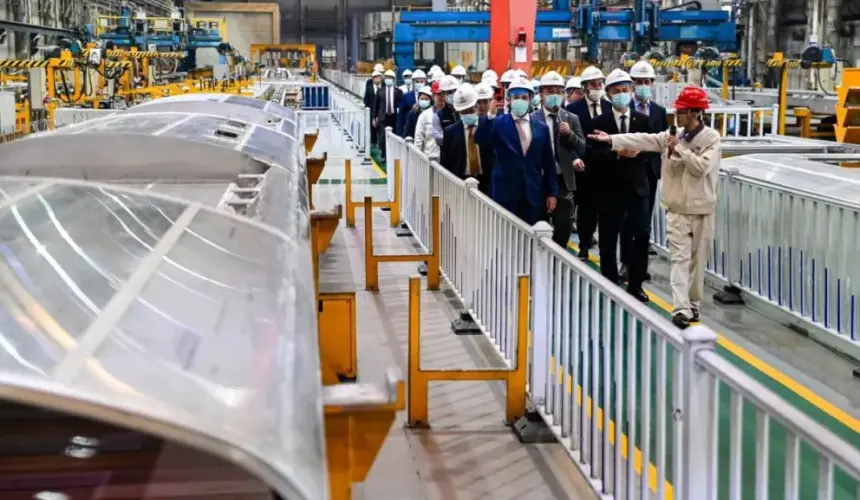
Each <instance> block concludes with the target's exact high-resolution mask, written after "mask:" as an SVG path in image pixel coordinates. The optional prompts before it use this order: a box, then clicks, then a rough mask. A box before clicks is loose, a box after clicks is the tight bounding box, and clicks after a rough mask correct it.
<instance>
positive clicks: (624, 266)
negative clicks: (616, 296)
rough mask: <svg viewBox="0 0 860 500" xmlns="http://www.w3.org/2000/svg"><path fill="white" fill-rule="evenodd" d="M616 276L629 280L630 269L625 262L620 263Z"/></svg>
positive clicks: (622, 279)
mask: <svg viewBox="0 0 860 500" xmlns="http://www.w3.org/2000/svg"><path fill="white" fill-rule="evenodd" d="M618 277H619V278H621V281H630V269H628V268H627V264H621V270H620V271H618Z"/></svg>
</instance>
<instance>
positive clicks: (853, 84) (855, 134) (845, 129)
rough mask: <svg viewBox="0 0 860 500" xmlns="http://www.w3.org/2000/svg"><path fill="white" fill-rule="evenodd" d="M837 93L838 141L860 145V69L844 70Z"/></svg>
mask: <svg viewBox="0 0 860 500" xmlns="http://www.w3.org/2000/svg"><path fill="white" fill-rule="evenodd" d="M836 92H837V104H836V140H837V141H839V142H849V143H852V144H860V69H858V68H846V69H844V70H843V72H842V85H840V86H839V88H838V89H837V91H836Z"/></svg>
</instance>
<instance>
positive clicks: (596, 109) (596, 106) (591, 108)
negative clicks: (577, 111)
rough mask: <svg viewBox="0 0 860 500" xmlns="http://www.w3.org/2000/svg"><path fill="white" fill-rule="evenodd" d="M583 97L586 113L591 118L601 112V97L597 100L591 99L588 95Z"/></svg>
mask: <svg viewBox="0 0 860 500" xmlns="http://www.w3.org/2000/svg"><path fill="white" fill-rule="evenodd" d="M583 99H585V102H586V103H587V104H588V113H589V114H590V115H591V117H592V118H597V117H598V116H600V115H601V114H602V113H603V103H602V102H601V101H603V99H600V100H599V101H597V102H594V101H592V100H591V99H589V98H588V97H583Z"/></svg>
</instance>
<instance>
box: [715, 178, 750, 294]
mask: <svg viewBox="0 0 860 500" xmlns="http://www.w3.org/2000/svg"><path fill="white" fill-rule="evenodd" d="M737 174H738V169H737V168H729V169H726V181H725V190H724V191H723V192H721V193H720V196H721V197H722V198H723V199H724V200H726V201H725V203H726V207H725V214H723V220H722V221H720V220H717V221H716V223H717V224H720V226H721V227H725V228H726V262H725V269H723V272H724V273H725V277H726V281H728V283H729V284H728V285H726V286H725V287H723V290H721V291H719V292H717V293H715V294H714V300H715V301H717V302H719V303H720V304H725V305H741V304H743V303H744V299H743V295H742V291H741V287H740V285H742V284H743V282H742V280H743V276H741V273H740V267H739V266H740V262H741V260H740V259H741V256H740V252H738V250H737V248H736V246H737V245H736V243H735V240H736V238H734V237H733V236H732V229H733V228H734V227H736V225H735V224H734V220H733V219H734V213H733V211H732V210H733V208H732V205H733V204H734V203H740V199H739V198H740V197H739V196H736V192H737V188H738V185H737V181H735V176H736V175H737ZM714 215H715V217H719V215H720V214H719V213H716V214H714ZM735 269H737V271H735ZM747 272H749V271H747Z"/></svg>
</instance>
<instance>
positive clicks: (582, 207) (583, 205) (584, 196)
mask: <svg viewBox="0 0 860 500" xmlns="http://www.w3.org/2000/svg"><path fill="white" fill-rule="evenodd" d="M579 80H580V83H581V84H582V87H583V89H584V90H585V97H583V98H582V99H580V100H578V101H576V102H574V103H573V104H568V105H567V108H566V109H567V110H568V111H570V112H571V113H573V114H575V115H576V116H577V117H578V118H579V124H580V125H582V132H583V133H584V134H585V136H586V137H587V136H588V135H589V134H591V133H592V132H593V131H594V125H593V122H594V120H595V119H596V118H597V117H599V116H601V115H604V114H607V113H612V104H610V103H609V101H607V100H606V99H604V97H603V96H604V91H603V84H604V82H605V80H606V79H605V78H604V76H603V72H602V71H600V69H598V68H596V67H595V66H589V67H587V68H585V70H584V71H583V72H582V75H581V76H580V79H579ZM594 147H595V145H594V143H593V142H591V141H589V142H587V143H586V148H585V154H584V155H583V156H582V161H583V162H584V163H585V171H583V172H576V193H574V201H575V202H576V207H577V208H576V233H577V235H579V258H580V259H581V260H586V261H587V260H588V251H589V250H590V249H591V246H592V244H593V243H594V231H595V230H596V229H597V201H598V192H597V187H596V184H595V182H596V181H595V172H596V171H597V170H598V169H599V167H600V165H598V164H597V163H595V156H594ZM589 166H590V167H591V168H589Z"/></svg>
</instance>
